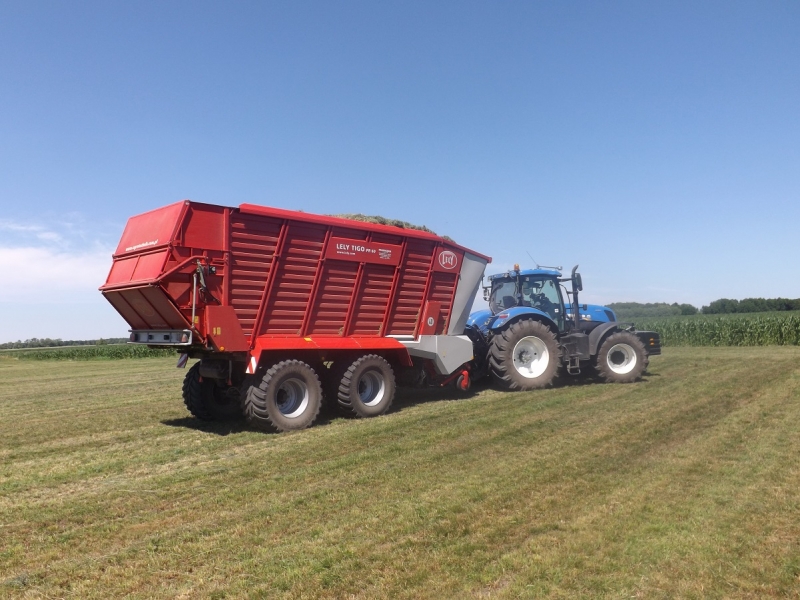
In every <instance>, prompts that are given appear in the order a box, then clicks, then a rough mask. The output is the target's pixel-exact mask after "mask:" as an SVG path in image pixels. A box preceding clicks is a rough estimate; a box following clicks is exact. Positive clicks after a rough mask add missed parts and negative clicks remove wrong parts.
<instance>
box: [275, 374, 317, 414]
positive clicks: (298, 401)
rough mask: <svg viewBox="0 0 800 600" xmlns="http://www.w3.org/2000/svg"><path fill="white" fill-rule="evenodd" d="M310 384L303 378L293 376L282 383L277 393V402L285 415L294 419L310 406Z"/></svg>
mask: <svg viewBox="0 0 800 600" xmlns="http://www.w3.org/2000/svg"><path fill="white" fill-rule="evenodd" d="M308 402H309V394H308V386H307V385H306V383H305V381H303V380H302V379H297V378H291V379H287V380H286V381H284V382H283V383H281V385H280V387H279V388H278V391H277V393H276V398H275V404H276V405H277V406H278V410H279V411H280V412H281V414H282V415H283V416H284V417H288V418H290V419H294V418H295V417H299V416H300V415H302V414H303V412H305V410H306V407H308Z"/></svg>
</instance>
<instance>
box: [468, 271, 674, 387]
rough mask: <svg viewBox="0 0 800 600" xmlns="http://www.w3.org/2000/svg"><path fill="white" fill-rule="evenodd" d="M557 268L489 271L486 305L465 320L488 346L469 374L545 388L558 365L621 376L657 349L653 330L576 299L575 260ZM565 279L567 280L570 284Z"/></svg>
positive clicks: (479, 343)
mask: <svg viewBox="0 0 800 600" xmlns="http://www.w3.org/2000/svg"><path fill="white" fill-rule="evenodd" d="M560 269H561V268H560V267H557V268H536V269H526V270H521V269H520V268H519V265H514V268H513V269H511V270H510V271H507V272H505V273H500V274H497V275H490V276H488V277H487V280H488V285H487V286H485V287H484V299H485V300H487V301H488V303H489V308H488V309H486V310H481V311H477V312H474V313H472V314H471V315H470V317H469V319H468V320H467V334H468V335H469V336H470V338H471V339H472V340H473V344H474V345H475V346H476V348H477V347H483V348H485V352H483V353H478V352H476V359H475V361H476V365H475V367H474V371H476V375H474V377H475V376H477V374H478V373H483V374H489V373H490V374H491V375H492V377H493V378H494V380H495V381H496V382H497V383H499V384H500V386H501V387H504V388H505V389H509V390H529V389H535V388H541V387H546V386H548V385H550V384H551V383H552V381H553V379H554V378H555V376H556V374H557V373H558V372H559V370H563V371H564V372H566V373H567V374H570V375H579V374H581V373H584V374H585V373H588V374H591V375H596V376H599V377H600V378H602V379H604V380H606V381H609V382H618V383H624V382H631V381H636V380H637V379H640V378H641V376H642V374H643V373H644V372H645V369H646V368H647V365H648V362H649V357H650V356H652V355H656V354H661V341H660V338H659V335H658V333H656V332H654V331H637V330H636V328H635V327H634V325H633V324H632V323H620V322H618V321H617V317H616V315H615V314H614V311H613V310H611V309H610V308H608V307H606V306H598V305H591V304H580V303H579V301H578V294H579V292H581V291H582V290H583V284H582V281H581V275H580V273H578V266H577V265H576V266H575V268H573V269H572V273H571V275H570V277H563V276H562V273H561V270H560ZM567 282H570V283H571V284H572V285H571V287H572V289H571V290H569V291H568V290H567V289H566V287H565V286H564V284H565V283H567ZM482 356H485V360H481V357H482Z"/></svg>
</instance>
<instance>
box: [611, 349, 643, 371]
mask: <svg viewBox="0 0 800 600" xmlns="http://www.w3.org/2000/svg"><path fill="white" fill-rule="evenodd" d="M606 363H607V364H608V368H609V369H611V370H612V371H613V372H614V373H616V374H617V375H626V374H628V373H630V372H631V371H633V369H634V367H636V352H635V351H634V350H633V347H631V346H629V345H628V344H614V345H613V346H611V349H610V350H609V351H608V354H607V355H606Z"/></svg>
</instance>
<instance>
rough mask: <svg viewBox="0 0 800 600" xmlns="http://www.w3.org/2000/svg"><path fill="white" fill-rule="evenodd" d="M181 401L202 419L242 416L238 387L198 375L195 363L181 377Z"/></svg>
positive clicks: (198, 366)
mask: <svg viewBox="0 0 800 600" xmlns="http://www.w3.org/2000/svg"><path fill="white" fill-rule="evenodd" d="M183 403H184V404H185V405H186V408H188V409H189V412H190V413H192V414H193V415H194V416H195V417H197V418H198V419H201V420H203V421H230V420H233V419H240V418H241V417H242V408H241V405H240V393H239V389H238V388H236V387H233V386H229V385H227V384H224V383H222V382H220V381H218V380H216V379H208V378H205V379H204V378H201V377H200V363H199V362H197V363H195V364H194V365H193V366H192V367H191V368H190V369H189V370H188V371H187V372H186V377H185V378H184V379H183Z"/></svg>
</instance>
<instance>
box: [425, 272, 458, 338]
mask: <svg viewBox="0 0 800 600" xmlns="http://www.w3.org/2000/svg"><path fill="white" fill-rule="evenodd" d="M457 283H458V274H457V273H440V272H436V273H433V274H432V275H431V287H430V290H429V292H428V300H430V301H431V302H441V303H442V304H441V312H440V313H439V319H438V321H437V323H436V334H437V335H443V334H445V333H446V332H447V322H448V321H449V320H450V311H451V309H452V299H453V290H454V288H455V286H456V284H457Z"/></svg>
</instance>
